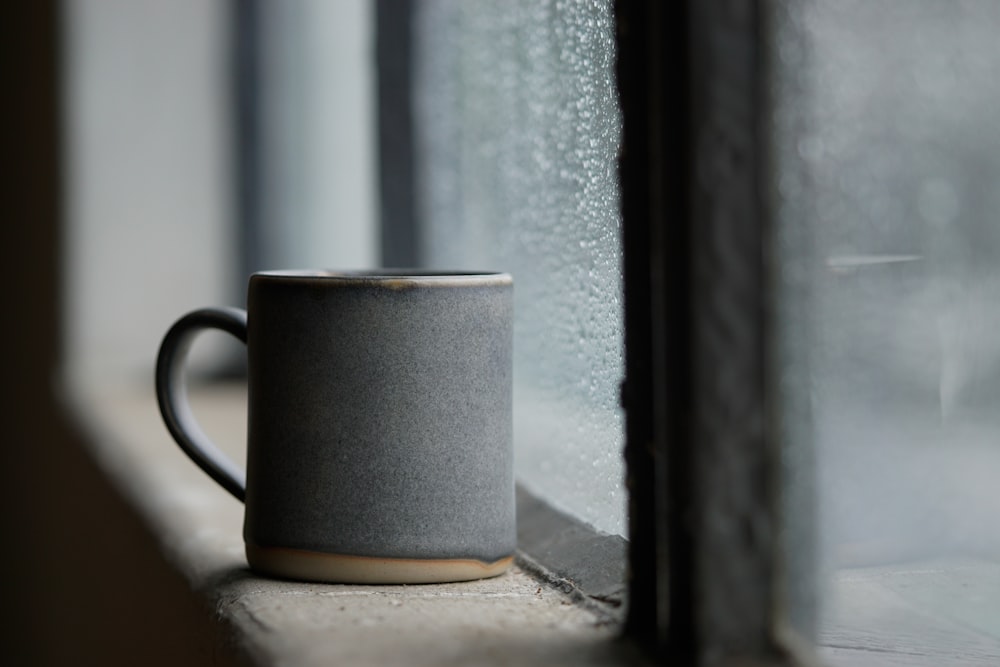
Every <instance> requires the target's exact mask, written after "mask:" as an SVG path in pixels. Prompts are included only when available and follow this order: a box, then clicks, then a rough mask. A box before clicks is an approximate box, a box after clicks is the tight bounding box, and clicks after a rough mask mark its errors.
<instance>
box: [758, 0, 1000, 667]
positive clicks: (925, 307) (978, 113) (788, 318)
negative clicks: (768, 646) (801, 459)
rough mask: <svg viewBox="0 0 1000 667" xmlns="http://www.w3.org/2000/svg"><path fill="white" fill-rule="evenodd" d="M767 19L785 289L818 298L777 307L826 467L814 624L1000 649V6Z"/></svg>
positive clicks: (942, 646)
mask: <svg viewBox="0 0 1000 667" xmlns="http://www.w3.org/2000/svg"><path fill="white" fill-rule="evenodd" d="M776 25H777V26H779V31H783V34H778V35H776V38H775V46H776V49H775V63H776V64H777V70H776V74H777V76H776V80H777V81H779V82H781V81H785V82H786V85H787V82H789V81H791V82H793V83H794V85H791V86H790V87H787V88H785V89H784V90H785V92H787V91H789V90H793V91H794V92H795V95H796V96H795V97H793V98H788V97H786V98H784V99H782V98H781V94H782V89H781V87H780V86H779V87H778V88H777V92H778V96H779V99H778V102H777V104H776V108H777V109H778V113H777V114H776V116H775V120H774V130H775V144H774V145H775V147H776V155H777V158H778V159H777V161H776V162H777V164H778V166H779V168H778V170H777V172H776V175H775V183H774V186H775V188H774V189H775V193H776V197H775V204H776V206H775V212H776V216H777V219H778V220H779V223H780V224H779V228H778V233H777V237H776V249H777V257H778V261H777V265H778V266H779V268H780V271H779V273H778V280H777V281H776V286H777V294H778V296H779V298H781V296H782V295H785V296H791V297H795V295H799V296H801V294H802V293H803V289H804V288H803V286H806V287H805V289H806V290H807V291H808V293H809V298H808V299H801V298H799V299H798V300H797V301H794V300H793V302H792V303H791V304H790V305H789V304H787V303H786V304H782V305H779V307H778V308H777V309H776V311H775V312H777V313H778V317H779V333H778V338H779V340H780V341H781V344H782V352H783V353H784V355H785V358H786V360H792V361H793V362H794V361H798V362H801V363H787V364H785V365H784V366H782V368H781V371H780V373H781V375H780V379H781V381H782V383H783V385H782V386H784V387H785V389H786V392H790V391H793V390H794V391H795V392H796V394H795V395H791V394H788V393H786V396H785V398H786V399H788V400H790V401H791V404H793V405H794V404H796V402H798V403H802V394H803V393H805V394H806V395H808V403H809V406H808V409H809V411H810V412H811V418H810V422H809V423H810V425H809V427H808V431H807V430H806V429H804V428H803V426H802V425H803V423H805V422H799V423H798V424H796V425H792V426H791V427H789V426H788V425H787V424H786V427H787V428H786V434H787V435H789V436H790V437H791V436H794V437H796V438H798V440H799V442H798V443H797V445H796V446H798V445H802V446H807V443H808V441H811V442H812V443H813V446H814V451H815V460H816V462H817V464H818V465H817V466H816V471H817V476H818V489H819V490H820V497H821V502H820V505H819V525H820V527H821V530H820V545H821V548H820V553H821V561H822V563H823V565H824V568H825V570H826V571H827V573H828V574H829V575H830V576H829V577H828V579H827V581H828V584H829V585H828V587H827V588H826V589H824V591H825V593H826V600H827V601H828V603H827V604H826V605H824V608H825V612H824V620H823V622H822V624H821V626H820V627H821V632H820V638H821V642H825V643H831V642H832V640H834V639H836V641H837V642H839V643H840V644H841V646H845V645H847V644H850V641H851V640H850V638H849V637H850V636H851V633H850V630H849V629H848V630H845V628H850V627H853V626H851V623H855V624H857V625H858V627H859V628H860V627H861V626H862V625H865V624H867V629H865V632H866V633H867V634H866V636H867V637H868V639H866V640H865V641H867V642H868V644H869V645H870V646H869V648H871V649H872V650H883V649H884V650H890V649H891V646H890V647H889V648H886V646H889V644H888V643H891V641H897V645H896V649H898V650H902V649H901V648H900V647H910V648H913V649H914V650H917V651H918V652H924V653H926V654H928V655H940V656H942V658H941V662H940V663H939V664H958V663H957V662H953V660H952V659H951V658H948V656H954V655H960V654H962V652H963V648H962V647H963V646H964V647H965V649H964V650H966V651H972V652H973V653H976V654H977V655H980V656H985V657H984V660H985V662H983V663H982V664H1000V663H994V659H996V660H1000V621H998V619H1000V602H997V601H996V600H998V599H1000V598H998V597H997V594H998V593H1000V566H998V565H997V563H998V562H1000V530H998V528H997V527H998V526H1000V187H998V184H1000V122H998V121H997V109H998V106H1000V42H998V41H997V38H996V36H997V34H998V33H1000V3H995V2H975V1H954V2H944V1H932V0H908V1H907V2H898V1H896V0H852V1H846V0H845V1H841V2H822V1H819V0H811V1H800V2H793V3H787V5H786V7H785V10H784V11H783V12H781V19H780V20H779V21H778V22H777V23H776ZM779 356H780V355H779ZM792 417H793V418H794V414H793V415H792ZM793 486H794V485H793ZM790 512H791V513H792V514H794V508H792V509H791V510H790ZM831 582H832V583H831ZM851 619H853V620H851ZM893 631H895V632H896V634H895V635H893ZM900 632H901V633H902V634H899V633H900ZM845 637H846V638H847V639H845ZM949 637H950V638H951V639H949ZM845 642H847V644H845ZM887 642H888V643H887ZM882 644H886V646H883V645H882ZM948 644H950V646H947V645H948ZM918 645H919V646H918ZM872 647H874V648H872ZM970 647H971V648H970ZM896 649H892V650H896ZM842 650H846V649H842ZM831 651H832V653H831V654H830V655H831V656H832V657H833V658H836V651H833V650H832V649H831ZM935 651H940V653H935ZM945 658H948V659H945ZM834 662H836V660H834ZM959 662H961V661H959ZM962 664H965V663H964V662H963V663H962ZM975 664H979V663H975Z"/></svg>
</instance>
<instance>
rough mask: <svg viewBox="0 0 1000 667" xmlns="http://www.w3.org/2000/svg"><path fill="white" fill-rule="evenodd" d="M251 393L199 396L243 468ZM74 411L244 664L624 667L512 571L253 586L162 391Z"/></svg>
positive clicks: (567, 606)
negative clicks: (162, 409)
mask: <svg viewBox="0 0 1000 667" xmlns="http://www.w3.org/2000/svg"><path fill="white" fill-rule="evenodd" d="M245 400H246V396H245V391H244V390H243V389H242V388H240V387H232V386H218V385H213V386H209V387H202V388H193V389H192V391H191V402H192V405H193V408H194V410H195V413H196V414H197V416H198V418H199V420H200V421H201V423H202V425H203V427H204V429H205V430H206V432H207V433H208V434H209V435H210V436H211V437H212V438H214V439H215V441H216V443H217V444H218V445H219V446H220V447H222V448H223V449H224V450H225V451H227V452H228V453H229V454H230V455H231V456H232V457H233V459H234V460H236V461H240V462H242V461H243V459H244V452H243V449H244V440H245V428H246V427H245V424H246V412H245ZM70 403H71V405H72V407H73V410H74V412H75V414H76V415H77V417H78V418H79V419H80V421H81V422H82V424H83V427H84V429H85V431H86V432H87V435H88V438H87V439H88V440H89V441H90V443H91V446H92V448H93V451H92V454H93V455H94V457H95V458H96V459H97V460H98V462H99V464H100V465H101V467H102V468H103V469H104V470H105V471H106V473H107V474H108V476H109V478H110V479H111V480H112V482H113V483H114V484H115V485H116V486H117V487H118V488H119V489H120V490H121V491H122V493H123V495H124V496H125V497H126V498H127V499H128V500H130V501H131V502H132V503H133V504H134V505H135V507H136V508H137V509H138V511H139V512H140V514H141V515H142V516H143V517H145V519H146V520H147V522H148V524H149V526H150V529H151V531H152V532H153V534H154V535H155V536H156V537H157V539H158V540H159V541H160V544H161V545H162V548H163V551H164V553H165V554H166V557H167V559H168V560H169V561H170V562H171V563H172V564H173V565H174V566H175V567H176V568H177V569H178V570H179V571H180V572H181V573H182V574H183V575H184V576H185V577H186V578H187V580H188V581H189V582H190V584H191V587H192V590H193V591H195V592H196V594H199V595H202V596H204V598H205V600H206V602H207V603H208V604H209V605H211V607H212V608H213V609H214V610H215V613H216V615H217V617H218V620H219V622H220V624H222V625H223V626H224V627H225V632H226V634H227V641H231V643H232V647H231V648H232V649H233V650H234V651H235V652H236V653H237V655H238V656H239V657H241V658H242V659H245V660H248V661H250V662H252V663H256V664H265V665H271V664H275V665H329V664H349V665H368V664H371V665H374V664H378V665H392V664H400V665H620V664H631V663H633V662H635V661H636V656H635V654H634V653H633V652H632V651H631V650H630V649H629V648H628V647H627V646H625V645H624V644H623V643H622V642H620V641H618V640H617V639H616V636H617V629H616V628H615V627H613V625H611V624H608V623H607V622H606V621H605V620H604V619H603V618H602V617H601V616H598V615H595V614H594V613H592V612H591V611H589V610H588V609H587V608H585V607H582V606H580V605H577V604H573V603H572V601H571V600H570V598H568V597H567V596H566V595H565V594H564V593H562V592H560V591H559V590H557V589H555V588H552V587H550V586H546V585H543V584H541V583H540V582H539V581H538V580H536V579H535V578H533V577H531V576H529V575H528V574H527V573H525V572H523V571H521V569H520V568H515V569H514V570H513V571H511V572H510V573H508V574H506V575H504V576H501V577H498V578H495V579H490V580H485V581H478V582H469V583H461V584H446V585H420V586H357V585H326V584H304V583H297V582H287V581H277V580H272V579H265V578H261V577H257V576H255V575H254V574H253V573H251V572H250V571H249V570H248V569H247V565H246V560H245V558H244V556H243V541H242V537H241V529H242V512H243V508H242V506H241V505H240V503H238V502H237V501H236V500H234V499H233V498H232V497H231V496H230V495H229V494H228V493H226V492H225V491H224V490H223V489H222V488H220V487H218V486H217V485H216V484H215V483H214V482H212V481H211V480H210V479H209V478H208V477H207V476H205V475H204V474H202V473H201V471H200V470H198V469H197V468H196V467H195V465H194V464H193V463H192V462H191V461H189V460H188V459H187V458H186V457H185V455H184V454H183V453H182V452H181V451H180V449H178V448H177V446H176V445H174V444H173V441H172V440H171V439H170V437H169V435H168V434H167V432H166V430H165V429H164V428H163V425H162V423H161V421H160V417H159V413H158V412H157V408H156V403H155V398H154V396H153V393H152V390H151V388H149V389H137V388H136V387H104V388H100V389H96V388H94V387H92V386H88V387H87V388H86V390H85V391H81V390H80V389H79V388H76V390H74V391H72V395H71V397H70Z"/></svg>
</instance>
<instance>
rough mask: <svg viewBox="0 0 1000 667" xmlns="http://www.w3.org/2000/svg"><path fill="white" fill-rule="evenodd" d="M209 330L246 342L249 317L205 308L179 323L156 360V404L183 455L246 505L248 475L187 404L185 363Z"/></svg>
mask: <svg viewBox="0 0 1000 667" xmlns="http://www.w3.org/2000/svg"><path fill="white" fill-rule="evenodd" d="M206 329H221V330H222V331H225V332H226V333H228V334H231V335H233V336H235V337H236V338H238V339H240V340H241V341H242V342H243V344H244V345H245V344H246V342H247V313H246V311H245V310H240V309H239V308H203V309H201V310H195V311H192V312H190V313H188V314H187V315H185V316H184V317H182V318H181V319H179V320H177V322H175V323H174V325H173V326H172V327H170V330H169V331H167V335H166V336H164V337H163V343H162V344H161V345H160V353H159V355H158V356H157V359H156V400H157V402H158V403H159V405H160V414H162V415H163V421H164V422H165V423H166V425H167V430H168V431H170V435H172V436H173V437H174V440H176V441H177V444H178V445H180V448H181V449H182V450H184V453H185V454H187V455H188V456H189V457H191V460H192V461H194V462H195V463H196V464H198V467H199V468H201V469H202V470H204V471H205V472H206V473H207V474H208V476H209V477H211V478H212V479H214V480H215V481H216V482H218V483H219V484H221V485H222V487H223V488H224V489H225V490H226V491H229V493H231V494H233V495H234V496H235V497H236V499H237V500H239V501H240V502H243V501H244V500H245V498H246V473H245V472H244V471H243V470H241V469H240V468H239V467H238V466H237V465H236V464H235V463H233V462H232V461H231V460H230V459H229V457H228V456H226V455H225V454H223V453H222V451H221V450H220V449H219V448H218V447H216V446H215V444H213V443H212V441H211V440H209V439H208V436H207V435H205V432H204V431H202V430H201V427H200V426H199V425H198V422H197V421H196V420H195V418H194V414H193V413H192V412H191V406H190V405H189V404H188V397H187V387H186V386H185V384H184V361H185V360H186V359H187V353H188V350H189V349H190V348H191V343H193V342H194V339H195V336H197V335H198V334H199V333H201V332H202V331H204V330H206Z"/></svg>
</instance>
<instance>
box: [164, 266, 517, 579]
mask: <svg viewBox="0 0 1000 667" xmlns="http://www.w3.org/2000/svg"><path fill="white" fill-rule="evenodd" d="M512 296H513V283H512V280H511V277H510V276H509V275H507V274H502V273H423V272H398V271H379V272H326V271H273V272H262V273H256V274H254V275H253V276H251V278H250V286H249V293H248V299H247V310H246V311H243V310H239V309H235V308H209V309H203V310H198V311H194V312H192V313H189V314H188V315H186V316H184V317H183V318H181V319H180V320H178V321H177V323H176V324H174V326H173V327H172V328H171V329H170V330H169V331H168V332H167V334H166V336H165V338H164V340H163V343H162V345H161V347H160V352H159V357H158V360H157V368H156V390H157V399H158V401H159V405H160V411H161V413H162V414H163V419H164V421H165V422H166V425H167V428H168V429H169V431H170V433H171V434H172V435H173V437H174V439H175V440H176V441H177V443H178V444H179V445H180V446H181V448H182V449H183V450H184V451H185V452H186V453H187V454H188V455H189V456H190V457H191V458H192V459H193V460H194V462H195V463H197V464H198V465H199V466H200V467H201V468H202V469H203V470H204V471H205V472H206V473H208V474H209V475H210V476H211V477H212V478H213V479H215V480H216V481H217V482H218V483H219V484H221V485H222V486H223V487H225V488H226V489H227V490H228V491H229V492H230V493H232V494H233V495H234V496H236V497H237V498H238V499H240V500H243V501H245V503H246V511H245V518H244V526H243V537H244V541H245V543H246V554H247V560H248V562H249V563H250V566H251V568H253V569H254V570H255V571H258V572H260V573H264V574H270V575H276V576H280V577H287V578H292V579H302V580H311V581H331V582H354V583H423V582H437V581H460V580H468V579H477V578H481V577H489V576H494V575H497V574H500V573H502V572H503V571H505V570H506V569H507V568H508V567H509V565H510V563H511V561H512V554H513V553H514V549H515V546H516V526H515V514H514V476H513V460H512V459H513V452H512V423H511V409H512V408H511V402H512V398H511V347H512V309H513V304H512ZM210 328H215V329H221V330H223V331H226V332H228V333H230V334H232V335H234V336H236V337H237V338H239V339H240V340H242V341H243V342H245V343H246V345H247V355H248V360H249V363H248V368H249V375H248V382H249V397H248V401H249V406H248V419H249V424H248V432H247V469H246V475H245V478H244V474H243V471H242V470H240V469H239V468H237V467H236V466H235V465H234V464H233V463H232V462H231V461H230V460H229V459H228V458H227V457H226V456H225V455H224V454H222V453H221V452H220V451H219V450H218V449H217V448H216V447H215V446H214V445H213V444H212V443H211V442H210V441H209V439H208V438H207V437H206V436H205V435H204V433H203V432H202V431H201V429H200V428H199V427H198V425H197V423H196V422H195V420H194V418H193V417H192V414H191V411H190V407H189V405H188V401H187V396H186V393H185V387H184V382H183V377H182V372H183V365H184V360H185V357H186V353H187V350H188V348H189V347H190V344H191V342H192V341H193V339H194V337H195V336H196V335H197V334H198V333H199V332H200V331H202V330H204V329H210Z"/></svg>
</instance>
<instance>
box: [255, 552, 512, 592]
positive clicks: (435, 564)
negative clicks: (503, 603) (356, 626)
mask: <svg viewBox="0 0 1000 667" xmlns="http://www.w3.org/2000/svg"><path fill="white" fill-rule="evenodd" d="M246 554H247V561H248V562H249V563H250V567H251V568H252V569H254V570H255V571H257V572H260V573H262V574H269V575H274V576H279V577H284V578H287V579H298V580H302V581H317V582H326V583H337V584H434V583H448V582H456V581H472V580H474V579H487V578H489V577H496V576H498V575H501V574H503V573H504V572H506V571H507V570H508V569H509V568H510V566H511V564H512V563H513V562H514V556H512V555H511V556H507V557H506V558H501V559H499V560H497V561H494V562H492V563H487V562H483V561H480V560H476V559H471V558H469V559H465V558H451V559H432V558H427V559H422V558H412V559H410V558H378V557H373V556H348V555H343V554H329V553H322V552H318V551H304V550H299V549H287V548H284V547H261V546H258V545H256V544H249V543H248V544H247V545H246Z"/></svg>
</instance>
